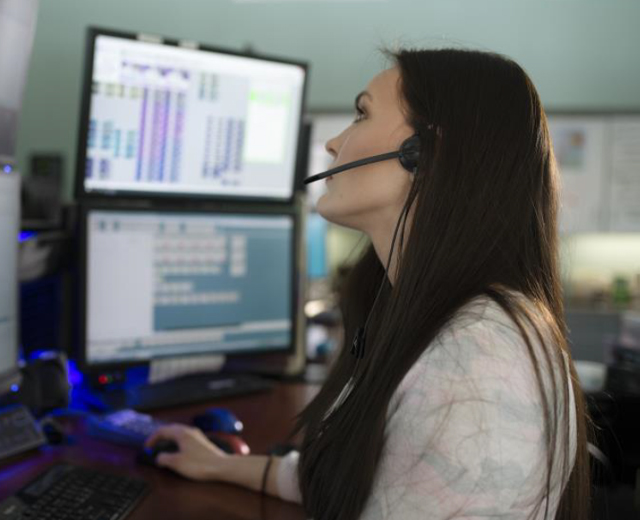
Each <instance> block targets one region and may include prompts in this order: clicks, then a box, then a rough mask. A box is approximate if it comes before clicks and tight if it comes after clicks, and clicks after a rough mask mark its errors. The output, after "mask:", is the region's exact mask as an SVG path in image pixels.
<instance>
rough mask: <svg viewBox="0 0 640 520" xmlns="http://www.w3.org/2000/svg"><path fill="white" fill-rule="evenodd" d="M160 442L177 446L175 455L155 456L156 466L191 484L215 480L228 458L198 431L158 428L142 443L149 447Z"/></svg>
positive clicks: (184, 427)
mask: <svg viewBox="0 0 640 520" xmlns="http://www.w3.org/2000/svg"><path fill="white" fill-rule="evenodd" d="M160 439H165V440H172V441H174V442H175V443H176V444H177V445H178V451H177V452H175V453H166V452H165V453H159V454H158V456H157V457H156V465H158V466H161V467H164V468H170V469H172V470H173V471H175V472H176V473H179V474H180V475H182V476H184V477H187V478H190V479H192V480H218V479H220V477H221V475H223V474H224V472H225V468H226V464H228V462H229V459H230V458H232V456H231V455H229V454H227V453H225V452H223V451H222V450H221V449H220V448H218V447H217V446H216V445H215V444H213V443H212V442H211V441H210V440H209V439H207V437H206V436H205V435H204V433H202V431H200V430H199V429H198V428H192V427H190V426H185V425H182V424H170V425H167V426H163V427H161V428H158V429H157V430H156V431H155V432H154V433H153V434H152V435H151V436H149V438H148V439H147V440H146V441H145V443H144V444H145V447H147V448H148V447H151V446H153V444H154V443H155V442H157V441H159V440H160Z"/></svg>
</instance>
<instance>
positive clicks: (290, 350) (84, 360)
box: [77, 202, 302, 374]
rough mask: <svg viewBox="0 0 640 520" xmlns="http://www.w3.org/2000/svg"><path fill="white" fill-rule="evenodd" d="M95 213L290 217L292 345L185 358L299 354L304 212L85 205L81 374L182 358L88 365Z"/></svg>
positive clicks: (81, 228) (294, 209) (82, 219)
mask: <svg viewBox="0 0 640 520" xmlns="http://www.w3.org/2000/svg"><path fill="white" fill-rule="evenodd" d="M92 211H107V212H109V211H112V212H125V211H126V212H140V213H144V212H146V213H160V212H166V213H189V214H204V215H206V214H214V215H217V214H220V215H252V216H253V215H256V216H260V215H275V216H288V217H291V220H292V223H293V228H292V239H291V262H292V263H291V266H292V269H291V273H290V275H291V287H290V290H291V300H290V301H291V309H290V310H291V313H290V317H291V323H292V327H291V334H290V342H289V345H288V346H287V347H286V348H269V349H251V350H243V351H242V352H233V353H230V352H225V351H217V352H207V353H202V354H198V353H191V354H185V355H189V356H193V357H197V356H199V355H202V356H211V355H216V354H219V355H221V356H225V357H226V358H227V359H244V358H246V357H251V356H254V357H255V356H259V355H269V354H281V355H292V354H294V353H295V351H296V342H297V338H298V332H299V331H298V329H299V327H300V323H299V320H298V318H299V316H298V314H299V312H301V311H300V303H301V301H300V298H301V294H300V288H301V286H302V280H301V276H302V274H301V273H302V272H301V257H300V255H299V254H298V253H299V249H300V247H301V244H302V236H301V231H302V227H301V225H302V212H301V209H300V208H299V207H297V206H289V207H278V208H275V207H270V206H268V205H263V206H259V207H256V206H254V207H252V208H248V207H246V206H242V205H239V204H233V205H231V204H229V205H216V206H215V207H213V208H212V207H193V206H192V207H184V206H178V205H167V204H163V205H158V204H154V205H145V206H140V205H138V206H132V205H130V204H126V205H124V204H120V205H114V204H108V203H105V202H97V203H91V204H82V205H80V207H79V214H78V217H79V222H78V228H79V229H78V232H79V233H78V237H79V241H78V245H79V252H78V253H79V254H78V258H79V272H78V282H79V283H78V288H79V294H78V314H79V319H78V329H79V331H78V332H79V337H78V356H77V357H78V363H79V366H80V368H81V370H82V371H83V372H84V373H87V374H91V373H95V372H105V371H115V370H122V369H126V368H130V367H136V366H147V365H150V364H151V363H152V362H153V361H156V360H159V359H163V360H164V359H166V360H170V359H172V358H174V359H175V358H178V357H182V355H179V356H160V357H155V358H151V359H142V360H129V361H128V360H118V361H113V362H111V361H107V362H104V363H96V362H91V361H89V358H88V342H87V326H88V323H87V322H88V312H87V302H88V285H87V280H88V272H87V266H88V264H87V261H88V225H87V224H88V217H89V214H90V213H91V212H92Z"/></svg>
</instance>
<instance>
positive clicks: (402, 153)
mask: <svg viewBox="0 0 640 520" xmlns="http://www.w3.org/2000/svg"><path fill="white" fill-rule="evenodd" d="M418 157H420V135H419V134H417V133H416V134H413V135H412V136H411V137H408V138H407V139H405V140H404V141H403V142H402V144H401V145H400V149H399V150H398V151H396V152H387V153H383V154H380V155H373V156H371V157H365V158H364V159H358V160H357V161H352V162H349V163H346V164H343V165H342V166H336V167H335V168H332V169H330V170H327V171H326V172H321V173H318V174H316V175H312V176H311V177H307V178H306V179H305V180H304V183H305V184H309V183H311V182H316V181H319V180H321V179H324V178H326V177H330V176H331V175H335V174H336V173H341V172H344V171H346V170H351V169H352V168H358V167H359V166H364V165H365V164H372V163H376V162H380V161H388V160H389V159H396V158H397V159H399V160H400V164H402V167H403V168H404V169H405V170H407V171H408V172H409V173H415V171H416V168H417V167H418Z"/></svg>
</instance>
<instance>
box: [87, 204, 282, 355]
mask: <svg viewBox="0 0 640 520" xmlns="http://www.w3.org/2000/svg"><path fill="white" fill-rule="evenodd" d="M293 233H294V225H293V219H292V217H291V216H288V215H247V214H238V215H236V214H233V215H231V214H229V215H223V214H216V215H211V214H209V215H205V214H193V213H191V214H184V213H180V214H176V213H165V212H157V213H146V212H145V213H142V212H127V211H106V210H93V211H91V212H89V214H88V216H87V246H86V247H87V266H86V270H87V271H86V272H87V280H86V282H87V329H86V337H85V341H86V357H87V360H88V362H90V363H106V362H115V361H135V360H146V359H150V358H156V357H162V356H172V355H174V356H175V355H184V354H195V353H219V352H220V353H240V352H243V351H247V350H279V349H283V350H285V349H288V348H289V347H290V345H291V342H292V327H293V322H292V269H293V268H294V266H293Z"/></svg>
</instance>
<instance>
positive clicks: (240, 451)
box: [207, 432, 251, 455]
mask: <svg viewBox="0 0 640 520" xmlns="http://www.w3.org/2000/svg"><path fill="white" fill-rule="evenodd" d="M207 437H208V439H209V440H210V441H211V442H213V444H215V445H216V446H217V447H218V448H220V449H221V450H222V451H224V452H225V453H228V454H230V455H249V454H251V448H249V445H248V444H247V443H246V442H245V441H244V439H242V438H241V437H238V436H237V435H232V434H230V433H221V432H215V433H209V434H208V435H207Z"/></svg>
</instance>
